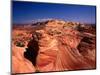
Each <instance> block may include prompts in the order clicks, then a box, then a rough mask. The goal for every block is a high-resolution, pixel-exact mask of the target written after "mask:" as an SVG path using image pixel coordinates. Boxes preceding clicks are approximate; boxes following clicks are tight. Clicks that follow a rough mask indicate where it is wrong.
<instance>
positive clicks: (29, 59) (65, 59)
mask: <svg viewBox="0 0 100 75" xmlns="http://www.w3.org/2000/svg"><path fill="white" fill-rule="evenodd" d="M39 24H44V26H45V27H44V28H42V29H40V30H36V31H35V33H34V34H33V40H31V43H30V42H29V43H30V46H27V47H28V48H27V49H28V51H27V50H26V53H27V55H26V57H25V56H23V54H24V53H25V52H22V53H18V54H17V51H13V57H12V58H13V59H12V60H13V63H12V64H13V72H15V73H22V72H23V73H25V72H37V71H38V72H47V71H65V70H82V69H95V68H96V59H95V58H96V55H95V50H96V48H95V45H96V43H95V42H96V35H95V33H93V32H91V31H93V30H94V32H95V29H94V28H93V27H92V26H90V27H91V30H90V31H89V29H90V27H86V25H83V26H81V24H80V23H75V22H65V21H61V20H49V21H46V22H44V23H39ZM36 43H37V44H36ZM14 49H15V48H14ZM14 49H13V50H14ZM24 49H25V48H24ZM24 49H22V50H21V51H23V50H24ZM18 50H19V51H18V52H20V49H18ZM34 55H35V56H34ZM15 61H16V62H18V63H16V62H15ZM34 62H35V64H34ZM24 64H27V65H24ZM16 65H17V66H16ZM22 65H23V66H22ZM18 66H19V67H21V68H19V69H18ZM20 69H21V70H20Z"/></svg>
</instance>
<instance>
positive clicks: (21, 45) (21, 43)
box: [16, 42, 25, 47]
mask: <svg viewBox="0 0 100 75" xmlns="http://www.w3.org/2000/svg"><path fill="white" fill-rule="evenodd" d="M16 46H18V47H24V46H25V45H24V43H23V42H17V43H16Z"/></svg>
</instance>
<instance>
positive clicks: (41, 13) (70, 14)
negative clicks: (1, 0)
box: [12, 1, 96, 23]
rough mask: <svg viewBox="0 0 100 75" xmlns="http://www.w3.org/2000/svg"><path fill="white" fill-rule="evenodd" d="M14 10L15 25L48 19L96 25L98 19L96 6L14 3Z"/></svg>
mask: <svg viewBox="0 0 100 75" xmlns="http://www.w3.org/2000/svg"><path fill="white" fill-rule="evenodd" d="M12 9H13V10H12V14H13V15H12V19H13V23H29V22H31V21H32V20H37V19H46V18H54V19H63V20H68V21H75V22H82V23H95V17H96V16H95V14H96V11H95V10H96V7H95V6H84V5H71V4H52V3H37V2H21V1H13V5H12Z"/></svg>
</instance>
